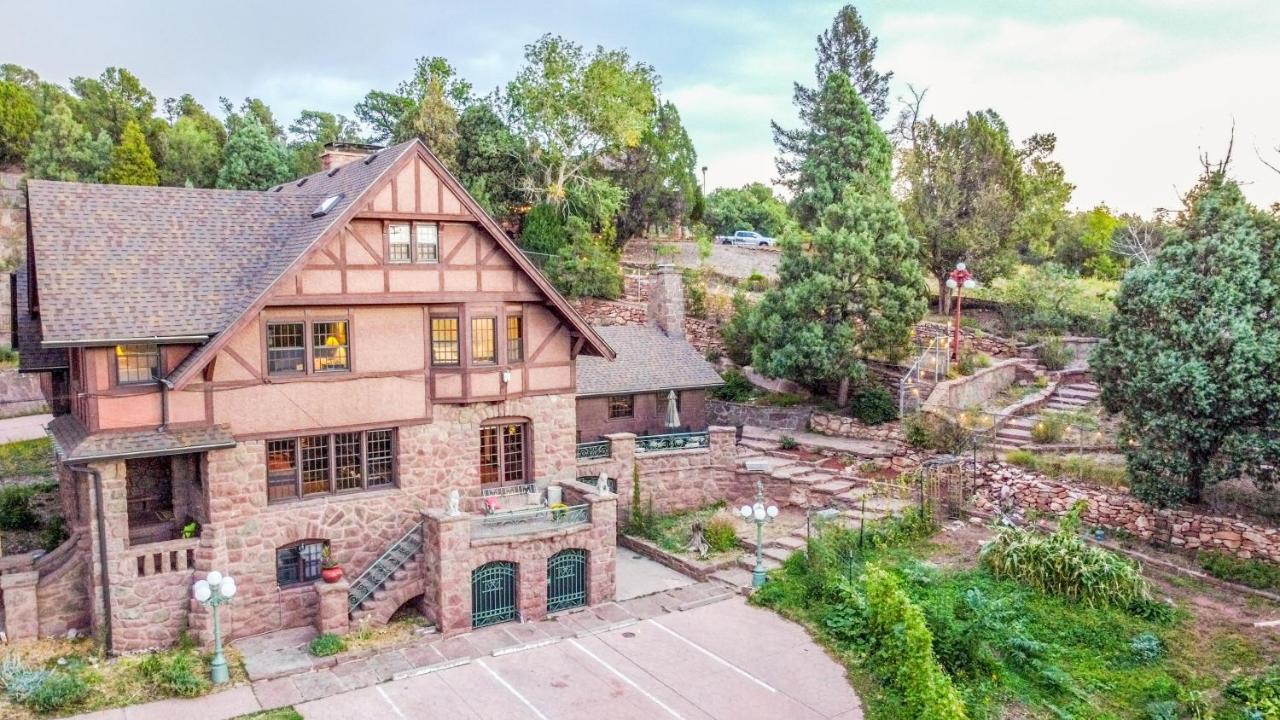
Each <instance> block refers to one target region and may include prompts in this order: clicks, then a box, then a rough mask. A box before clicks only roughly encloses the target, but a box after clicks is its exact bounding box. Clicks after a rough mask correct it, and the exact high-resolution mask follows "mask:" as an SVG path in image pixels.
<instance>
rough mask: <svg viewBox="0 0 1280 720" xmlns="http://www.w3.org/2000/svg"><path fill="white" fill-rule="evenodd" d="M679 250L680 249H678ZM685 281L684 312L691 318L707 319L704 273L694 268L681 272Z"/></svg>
mask: <svg viewBox="0 0 1280 720" xmlns="http://www.w3.org/2000/svg"><path fill="white" fill-rule="evenodd" d="M677 249H678V248H677ZM680 277H681V278H682V279H683V280H684V310H685V313H687V314H688V315H689V317H695V318H703V319H705V318H706V317H707V278H706V275H704V274H703V273H702V272H700V271H698V270H695V269H693V268H685V269H683V270H681V271H680Z"/></svg>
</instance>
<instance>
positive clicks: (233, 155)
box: [216, 113, 290, 190]
mask: <svg viewBox="0 0 1280 720" xmlns="http://www.w3.org/2000/svg"><path fill="white" fill-rule="evenodd" d="M289 170H290V168H289V153H288V151H287V150H286V149H285V147H284V145H282V144H280V143H279V142H277V141H275V140H273V139H272V138H271V136H270V135H268V133H267V129H266V128H264V127H263V125H262V123H261V122H259V121H258V118H257V115H255V114H253V113H249V114H246V115H244V116H243V117H241V118H240V119H238V120H237V121H236V123H235V129H234V130H233V131H232V132H231V136H230V137H229V138H228V139H227V147H226V148H225V150H224V151H223V158H222V169H221V170H219V171H218V180H217V183H216V184H217V186H218V187H220V188H227V189H233V190H266V189H267V188H269V187H271V186H272V185H278V184H280V183H283V182H285V181H287V180H289V178H290V176H289Z"/></svg>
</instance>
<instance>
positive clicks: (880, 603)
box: [865, 565, 967, 720]
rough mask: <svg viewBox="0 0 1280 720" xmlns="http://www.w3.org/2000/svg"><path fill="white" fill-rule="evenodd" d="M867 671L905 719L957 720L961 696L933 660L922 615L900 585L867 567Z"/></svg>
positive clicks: (960, 713)
mask: <svg viewBox="0 0 1280 720" xmlns="http://www.w3.org/2000/svg"><path fill="white" fill-rule="evenodd" d="M865 608H866V614H867V616H866V633H867V635H868V643H867V651H868V662H867V664H866V666H867V667H868V668H872V669H873V672H875V673H876V674H877V675H879V676H880V677H881V679H882V680H883V681H884V682H885V683H886V684H887V685H889V686H890V687H893V688H894V689H896V690H898V691H899V692H900V693H901V694H902V697H903V701H904V704H905V705H906V708H904V709H906V710H907V711H908V712H909V713H910V715H909V716H910V717H913V718H919V719H920V720H961V719H962V718H965V717H967V714H966V713H965V708H964V703H963V702H962V701H961V700H960V694H959V693H958V692H956V688H955V686H954V685H952V683H951V678H950V677H948V676H947V674H946V673H945V672H943V670H942V667H941V666H939V665H938V661H937V660H935V659H934V654H933V635H932V634H931V633H930V632H929V626H928V625H927V624H926V623H925V619H924V613H922V612H921V611H920V608H919V607H918V606H916V605H915V604H914V603H912V602H911V598H910V597H908V596H907V593H906V591H905V590H903V588H902V584H901V582H900V581H899V580H898V579H897V578H895V577H894V576H893V575H890V574H889V573H888V572H887V571H885V570H883V569H881V568H879V567H877V566H875V565H872V566H870V567H868V568H867V573H866V604H865Z"/></svg>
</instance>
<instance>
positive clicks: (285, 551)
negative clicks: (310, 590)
mask: <svg viewBox="0 0 1280 720" xmlns="http://www.w3.org/2000/svg"><path fill="white" fill-rule="evenodd" d="M328 547H329V541H328V540H301V541H299V542H296V543H293V544H292V545H285V546H284V547H282V548H276V584H277V585H279V586H280V587H288V586H290V585H301V584H302V583H309V582H314V581H316V580H319V579H320V564H321V561H322V560H323V559H324V554H325V549H326V548H328Z"/></svg>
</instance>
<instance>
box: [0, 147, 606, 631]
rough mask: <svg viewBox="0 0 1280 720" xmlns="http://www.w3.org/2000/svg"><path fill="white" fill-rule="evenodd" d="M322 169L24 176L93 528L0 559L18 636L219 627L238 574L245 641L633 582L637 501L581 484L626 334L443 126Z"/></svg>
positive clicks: (77, 480) (34, 362) (460, 626)
mask: <svg viewBox="0 0 1280 720" xmlns="http://www.w3.org/2000/svg"><path fill="white" fill-rule="evenodd" d="M324 166H325V169H324V170H322V171H321V172H319V173H317V174H315V175H312V176H309V177H306V178H302V179H299V180H297V181H294V182H291V183H288V184H285V185H282V186H279V187H275V188H271V189H268V190H266V191H262V192H249V191H244V192H242V191H221V190H198V189H183V188H140V187H120V186H109V185H83V184H76V183H55V182H45V181H31V182H30V183H29V185H28V191H27V193H28V198H27V200H28V208H29V222H28V228H27V243H28V253H27V258H28V259H27V263H26V265H25V267H23V268H21V269H20V270H19V272H18V273H17V275H16V277H15V278H14V280H15V287H16V288H18V289H19V290H20V292H19V304H20V307H19V308H18V311H17V312H16V313H15V315H16V316H17V318H16V319H17V336H18V338H19V340H18V341H19V344H20V347H19V349H20V351H21V361H22V363H23V366H24V370H27V371H29V372H39V373H43V378H44V380H43V382H42V387H44V388H45V392H46V394H47V395H48V396H49V400H50V404H51V406H52V407H53V408H55V412H56V413H57V415H56V417H55V419H54V421H53V422H52V423H51V425H50V428H49V431H50V434H51V436H52V437H53V439H54V445H55V449H56V451H57V453H58V474H59V480H60V485H61V497H62V501H63V509H64V514H65V516H66V519H67V523H68V527H69V529H70V531H71V539H70V540H68V542H67V543H66V544H64V546H62V547H60V548H59V549H58V550H57V551H55V552H54V553H51V554H50V555H49V556H46V557H44V558H39V559H32V561H31V562H30V564H29V565H28V566H14V567H12V568H8V569H7V570H5V573H4V575H3V577H0V585H3V589H4V605H5V611H6V615H7V616H8V618H9V622H7V625H10V626H12V627H10V628H6V629H7V630H8V632H9V636H10V638H11V639H22V638H24V637H32V636H35V635H49V634H55V633H60V632H65V630H66V629H68V628H73V627H74V628H81V629H88V630H91V631H93V632H95V633H97V634H99V635H100V636H102V637H103V638H104V639H105V640H106V642H107V644H108V646H109V647H110V649H112V650H115V651H127V650H136V649H141V648H146V647H154V646H157V645H164V644H168V643H171V642H173V641H174V640H176V639H177V637H178V635H179V634H180V633H182V632H184V631H187V632H191V633H193V634H195V635H196V636H197V637H202V638H206V639H207V638H208V637H209V634H210V628H209V625H210V619H209V615H208V613H207V611H206V610H205V609H204V608H203V607H202V606H200V605H199V604H198V603H196V602H195V601H194V600H192V599H191V595H190V588H191V583H192V581H193V579H194V578H195V577H198V576H202V575H203V574H204V573H207V572H209V571H211V570H215V569H216V570H219V571H221V572H223V573H224V574H227V575H230V576H232V577H234V578H235V579H236V582H237V586H238V588H239V593H238V594H237V596H236V598H235V600H234V601H233V602H232V603H230V604H229V605H228V606H227V607H226V608H225V609H224V612H223V616H222V619H223V628H224V632H225V633H226V635H227V636H228V637H232V638H234V637H241V636H246V635H252V634H258V633H263V632H269V631H273V630H278V629H283V628H290V627H297V626H302V625H316V626H317V627H320V628H321V629H324V630H330V631H336V632H341V631H343V630H345V629H346V628H347V626H348V624H349V623H350V622H351V621H352V620H359V621H365V622H373V623H379V622H384V621H386V620H387V619H388V618H389V617H390V616H391V614H392V613H394V612H395V611H396V609H398V608H399V607H400V606H401V605H403V604H405V603H413V604H414V605H415V606H416V607H418V608H419V609H420V610H421V611H422V612H423V613H424V614H425V615H426V616H427V617H428V618H429V619H431V620H432V621H434V622H435V623H437V625H438V626H439V627H440V629H441V630H442V631H443V632H447V633H450V632H460V631H463V630H466V629H468V628H470V627H471V623H472V619H473V617H476V618H479V616H478V615H474V616H473V612H478V610H476V608H475V607H473V606H477V605H478V604H479V603H480V596H479V595H478V593H482V592H483V593H490V594H486V595H485V596H484V598H485V600H484V602H485V603H487V604H486V608H487V610H486V612H487V614H486V615H484V618H483V619H484V621H485V622H489V621H493V620H494V619H497V620H503V619H517V618H524V619H533V618H537V617H539V616H541V615H543V614H545V613H546V612H548V611H551V610H554V609H558V608H562V607H566V606H567V605H566V603H568V604H572V603H577V604H581V603H595V602H600V601H604V600H607V599H611V598H612V596H613V559H614V542H615V541H614V537H615V524H616V509H615V499H614V496H613V495H612V494H608V493H598V492H596V491H595V489H594V488H592V487H589V486H584V485H580V484H577V483H575V480H574V479H575V478H576V477H577V476H578V468H577V457H576V453H575V447H576V435H577V409H576V403H577V398H576V385H577V368H578V363H579V361H580V359H581V358H584V357H587V356H591V357H593V358H596V359H599V360H601V361H602V362H607V361H610V360H612V359H613V357H614V352H613V349H612V348H611V347H610V346H609V344H608V343H607V342H606V341H605V340H604V338H602V337H601V335H600V334H599V333H597V332H596V331H595V330H594V329H593V328H591V327H590V326H588V325H587V324H586V323H585V322H584V321H583V320H582V319H581V317H579V316H578V315H577V313H576V312H574V310H573V309H572V308H571V307H570V306H569V305H568V303H567V302H565V300H564V299H563V298H562V297H560V296H559V295H558V294H557V293H556V292H555V290H554V289H553V288H552V287H551V286H550V285H549V284H548V283H547V281H546V280H545V278H543V276H542V275H541V274H540V273H539V272H538V271H537V270H536V269H535V268H534V267H533V266H531V265H530V264H529V262H528V261H527V260H526V259H525V257H524V256H523V254H522V253H521V252H520V251H519V249H518V248H516V247H515V246H514V244H513V243H512V242H511V241H510V240H509V239H508V237H507V236H506V235H505V234H504V233H503V232H502V231H501V229H500V228H499V227H498V226H497V225H496V224H495V223H494V221H493V220H492V219H491V218H489V217H488V216H487V215H486V214H485V213H484V211H483V210H482V209H481V208H480V207H479V206H478V204H477V203H476V202H475V201H474V199H472V198H471V197H470V196H469V195H468V194H467V193H466V191H465V190H464V189H463V188H462V187H461V186H460V184H459V183H458V182H457V180H456V179H454V178H453V177H452V176H451V175H450V174H449V173H448V171H447V170H445V169H444V167H443V166H442V165H441V164H440V162H439V160H437V159H436V158H435V157H434V156H433V155H432V154H431V153H430V152H429V151H428V150H427V148H426V147H425V146H423V145H422V144H421V143H420V142H417V141H412V142H408V143H403V144H401V145H397V146H394V147H390V148H386V149H376V148H370V147H351V146H345V147H330V148H328V150H327V152H326V156H325V162H324ZM108 264H109V265H110V268H111V272H110V273H107V272H105V271H104V268H105V267H107V266H108ZM326 564H336V565H338V566H340V567H341V568H343V571H344V575H345V577H344V578H343V579H342V580H339V581H337V582H335V583H324V582H323V581H320V580H318V577H319V574H320V570H321V568H322V566H323V565H326ZM481 571H483V573H481V574H477V573H480V572H481ZM549 574H553V575H554V576H555V577H554V578H553V580H554V582H553V581H552V580H549ZM482 578H488V579H486V580H485V582H484V583H480V580H481V579H482ZM495 583H496V584H495ZM473 590H474V591H475V593H477V594H476V595H473ZM491 591H492V592H491ZM549 594H550V595H554V597H551V596H549ZM15 621H16V622H15Z"/></svg>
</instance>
